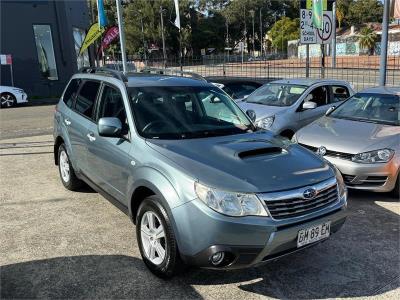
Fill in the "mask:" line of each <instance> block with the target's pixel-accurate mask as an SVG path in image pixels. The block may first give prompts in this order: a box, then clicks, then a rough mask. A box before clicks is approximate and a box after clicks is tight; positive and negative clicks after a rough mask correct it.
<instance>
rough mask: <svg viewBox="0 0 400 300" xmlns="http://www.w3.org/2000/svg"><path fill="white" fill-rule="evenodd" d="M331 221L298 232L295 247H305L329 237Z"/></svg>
mask: <svg viewBox="0 0 400 300" xmlns="http://www.w3.org/2000/svg"><path fill="white" fill-rule="evenodd" d="M330 231H331V221H328V222H326V223H324V224H319V225H315V226H313V227H310V228H306V229H303V230H300V231H299V233H298V235H297V247H301V246H305V245H308V244H311V243H314V242H317V241H319V240H322V239H325V238H327V237H329V234H330Z"/></svg>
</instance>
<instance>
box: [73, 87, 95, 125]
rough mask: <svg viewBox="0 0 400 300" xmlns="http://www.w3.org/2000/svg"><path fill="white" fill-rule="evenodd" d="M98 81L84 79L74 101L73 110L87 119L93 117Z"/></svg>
mask: <svg viewBox="0 0 400 300" xmlns="http://www.w3.org/2000/svg"><path fill="white" fill-rule="evenodd" d="M99 87H100V82H98V81H89V80H88V81H85V82H84V83H83V86H82V88H81V89H80V90H79V94H78V96H77V97H76V101H75V107H74V108H75V110H76V111H77V112H78V113H80V114H82V115H83V116H85V117H88V118H89V119H93V108H94V105H95V103H96V98H97V93H98V91H99Z"/></svg>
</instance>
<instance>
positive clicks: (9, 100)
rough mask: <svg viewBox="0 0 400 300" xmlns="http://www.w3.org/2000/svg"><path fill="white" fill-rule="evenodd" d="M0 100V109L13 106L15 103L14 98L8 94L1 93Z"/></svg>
mask: <svg viewBox="0 0 400 300" xmlns="http://www.w3.org/2000/svg"><path fill="white" fill-rule="evenodd" d="M0 99H1V107H2V108H5V107H7V108H10V107H13V106H15V104H16V103H17V99H16V98H15V96H14V95H13V94H10V93H3V94H1V95H0Z"/></svg>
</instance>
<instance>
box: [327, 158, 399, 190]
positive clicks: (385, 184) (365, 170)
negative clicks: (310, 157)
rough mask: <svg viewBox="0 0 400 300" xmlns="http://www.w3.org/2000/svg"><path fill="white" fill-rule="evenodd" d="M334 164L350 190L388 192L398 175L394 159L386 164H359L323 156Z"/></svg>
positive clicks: (397, 167) (392, 187)
mask: <svg viewBox="0 0 400 300" xmlns="http://www.w3.org/2000/svg"><path fill="white" fill-rule="evenodd" d="M324 158H325V159H326V160H328V161H329V162H331V163H332V164H334V165H335V166H336V167H337V168H338V169H339V171H340V172H341V173H342V175H343V179H344V181H345V183H346V186H347V187H348V188H350V189H359V190H372V191H375V192H390V191H392V190H393V189H394V187H395V184H396V180H397V177H398V174H399V164H398V163H396V157H393V158H392V159H391V160H390V161H389V162H387V163H376V164H360V163H355V162H352V161H350V160H345V159H340V158H335V157H329V156H324Z"/></svg>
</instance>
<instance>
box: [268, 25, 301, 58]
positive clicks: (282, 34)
mask: <svg viewBox="0 0 400 300" xmlns="http://www.w3.org/2000/svg"><path fill="white" fill-rule="evenodd" d="M269 36H270V37H271V39H272V46H273V47H275V48H277V49H278V50H279V51H286V50H287V42H288V41H290V40H296V39H299V37H300V29H299V19H298V18H296V19H290V18H288V17H283V18H282V19H280V20H279V21H277V22H276V23H275V24H274V26H272V28H271V30H270V31H269Z"/></svg>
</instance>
